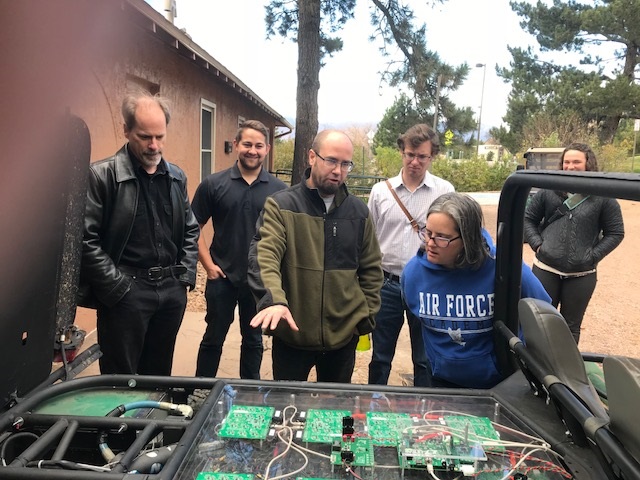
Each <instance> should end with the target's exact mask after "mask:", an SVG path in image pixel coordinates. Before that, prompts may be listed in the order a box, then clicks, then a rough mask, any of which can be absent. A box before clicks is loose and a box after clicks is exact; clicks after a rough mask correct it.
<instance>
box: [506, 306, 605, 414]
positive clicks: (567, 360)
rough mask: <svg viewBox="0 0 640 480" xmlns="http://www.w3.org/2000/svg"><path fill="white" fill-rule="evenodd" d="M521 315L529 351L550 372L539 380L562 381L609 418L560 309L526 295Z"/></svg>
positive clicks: (589, 405)
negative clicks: (548, 375) (546, 376)
mask: <svg viewBox="0 0 640 480" xmlns="http://www.w3.org/2000/svg"><path fill="white" fill-rule="evenodd" d="M518 317H519V321H520V325H521V326H522V332H523V335H524V343H525V345H526V347H527V350H529V351H530V352H531V353H532V355H534V357H535V358H536V359H537V360H538V361H539V362H540V364H541V365H542V366H543V367H544V369H545V370H546V371H547V372H549V374H550V375H551V376H550V377H548V378H541V379H539V380H540V381H541V382H542V383H543V384H544V385H545V386H547V387H549V386H550V385H551V384H552V383H554V382H557V381H558V380H559V381H560V382H562V383H563V384H564V385H566V386H567V387H568V388H570V389H571V390H572V391H573V393H574V394H575V395H576V396H577V397H578V398H579V399H580V400H581V401H582V403H583V404H584V405H585V406H586V407H587V408H588V409H589V410H590V411H591V413H592V414H593V415H594V416H595V417H598V418H601V419H608V413H607V410H606V408H605V407H604V405H603V404H602V402H601V401H600V397H599V396H598V393H597V392H596V390H595V388H594V387H593V385H592V384H591V382H590V381H589V378H588V377H587V372H586V370H585V366H584V361H583V359H582V355H581V354H580V351H579V350H578V345H577V344H576V342H575V340H574V339H573V336H572V335H571V331H570V330H569V327H568V326H567V323H566V322H565V320H564V318H563V317H562V315H561V314H560V312H558V310H556V308H555V307H554V306H553V305H551V304H549V303H547V302H544V301H542V300H538V299H534V298H523V299H521V300H520V302H519V303H518Z"/></svg>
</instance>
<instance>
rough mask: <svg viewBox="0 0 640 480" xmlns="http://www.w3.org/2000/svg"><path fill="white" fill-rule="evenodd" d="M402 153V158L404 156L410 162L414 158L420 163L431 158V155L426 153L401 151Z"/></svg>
mask: <svg viewBox="0 0 640 480" xmlns="http://www.w3.org/2000/svg"><path fill="white" fill-rule="evenodd" d="M402 155H403V156H404V158H406V159H407V160H409V161H410V162H413V161H414V160H418V161H419V162H420V163H426V162H428V161H429V160H431V159H432V158H433V155H427V154H420V155H418V154H416V153H413V152H402Z"/></svg>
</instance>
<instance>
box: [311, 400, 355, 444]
mask: <svg viewBox="0 0 640 480" xmlns="http://www.w3.org/2000/svg"><path fill="white" fill-rule="evenodd" d="M350 416H351V412H350V411H349V410H322V409H314V408H312V409H310V410H309V411H308V412H307V419H306V422H305V425H304V431H303V433H302V440H303V441H304V442H310V443H333V442H334V441H336V440H340V439H341V438H342V419H343V418H344V417H350Z"/></svg>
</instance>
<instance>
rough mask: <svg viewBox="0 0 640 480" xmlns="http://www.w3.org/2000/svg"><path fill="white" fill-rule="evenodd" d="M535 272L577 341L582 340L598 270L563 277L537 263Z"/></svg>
mask: <svg viewBox="0 0 640 480" xmlns="http://www.w3.org/2000/svg"><path fill="white" fill-rule="evenodd" d="M532 270H533V273H534V275H535V276H536V277H538V279H539V280H540V283H542V286H543V287H544V289H545V290H546V291H547V293H548V294H549V296H550V297H551V304H552V305H553V306H554V307H556V308H558V305H560V313H561V314H562V316H563V317H564V320H565V322H567V325H568V326H569V330H571V334H572V335H573V338H574V339H575V341H576V343H578V341H579V340H580V326H581V325H582V319H583V318H584V313H585V312H586V311H587V306H588V305H589V301H590V300H591V296H592V295H593V291H594V290H595V289H596V283H597V281H598V276H597V274H596V272H594V273H590V274H589V275H584V276H582V277H561V276H560V275H557V274H555V273H552V272H548V271H546V270H542V269H541V268H538V267H537V266H536V265H534V266H533V268H532Z"/></svg>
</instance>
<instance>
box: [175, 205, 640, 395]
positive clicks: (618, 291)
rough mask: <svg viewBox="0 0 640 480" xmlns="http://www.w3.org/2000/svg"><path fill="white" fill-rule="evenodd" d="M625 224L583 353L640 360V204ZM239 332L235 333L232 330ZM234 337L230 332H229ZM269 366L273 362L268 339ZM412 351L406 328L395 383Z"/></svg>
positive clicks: (492, 222)
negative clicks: (637, 240)
mask: <svg viewBox="0 0 640 480" xmlns="http://www.w3.org/2000/svg"><path fill="white" fill-rule="evenodd" d="M620 205H621V207H622V213H623V217H624V223H625V239H624V240H623V241H622V243H621V244H620V246H619V247H618V248H617V249H616V250H614V251H613V252H612V253H611V254H610V255H609V256H608V257H606V258H605V259H604V260H603V261H602V262H601V263H600V265H599V267H598V285H597V287H596V291H595V293H594V296H593V298H592V299H591V303H590V304H589V308H588V309H587V313H586V315H585V319H584V322H583V324H582V335H581V337H580V349H581V350H582V351H584V352H597V353H606V354H610V355H624V356H630V357H636V358H640V320H639V318H638V314H637V313H638V311H640V297H639V296H638V292H640V258H639V255H638V252H637V251H636V250H635V249H636V245H635V238H636V237H638V236H639V235H640V203H639V202H631V201H621V202H620ZM483 211H484V215H485V224H486V226H487V229H488V230H489V231H490V233H491V235H492V236H493V237H494V239H495V230H496V214H497V206H483ZM532 259H533V252H532V251H531V249H530V248H529V246H528V245H525V246H524V260H525V262H526V263H527V264H529V265H531V261H532ZM203 279H204V277H203V275H202V274H200V275H199V283H198V288H197V289H196V290H194V291H193V292H192V293H191V294H190V298H189V305H188V307H187V310H188V311H204V310H205V306H204V298H203V286H204V283H203ZM232 331H235V329H232ZM230 334H231V332H230ZM265 343H266V345H265V346H266V348H267V350H266V351H265V359H264V362H268V363H270V362H271V358H270V351H269V346H270V342H269V341H267V342H265ZM237 355H238V352H233V353H231V352H229V355H225V356H224V358H223V360H222V361H223V362H234V364H235V365H237V362H238V356H237ZM370 359H371V352H370V351H369V352H358V354H357V358H356V368H355V371H354V375H353V382H354V383H362V384H365V383H367V372H368V364H369V361H370ZM412 368H413V367H412V364H411V348H410V344H409V335H408V331H407V329H406V327H405V329H404V330H403V332H402V333H401V336H400V341H399V343H398V348H397V350H396V357H395V359H394V362H393V370H392V373H391V377H390V379H389V383H390V384H391V385H403V384H411V383H410V382H411V377H412Z"/></svg>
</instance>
